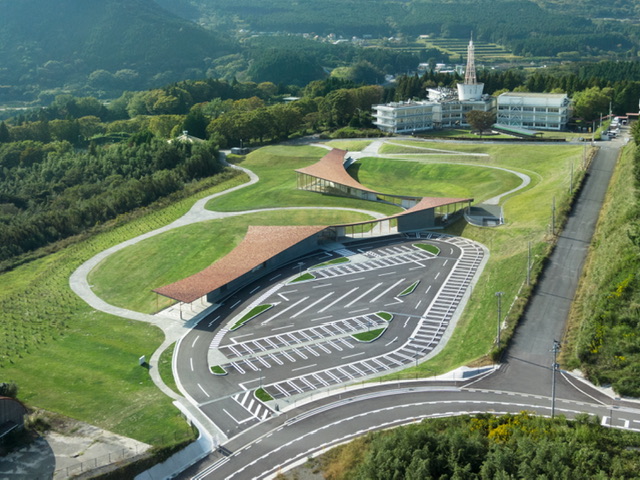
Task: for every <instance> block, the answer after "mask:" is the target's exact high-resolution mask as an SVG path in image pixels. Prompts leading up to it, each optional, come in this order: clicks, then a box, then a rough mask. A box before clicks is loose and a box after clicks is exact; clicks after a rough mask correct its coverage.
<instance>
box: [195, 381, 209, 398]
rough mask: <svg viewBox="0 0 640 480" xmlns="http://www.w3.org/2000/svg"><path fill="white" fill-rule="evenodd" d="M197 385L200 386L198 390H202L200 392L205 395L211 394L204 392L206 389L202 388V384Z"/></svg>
mask: <svg viewBox="0 0 640 480" xmlns="http://www.w3.org/2000/svg"><path fill="white" fill-rule="evenodd" d="M198 387H199V388H200V390H202V393H204V394H205V395H206V396H207V397H210V396H211V395H209V394H208V393H207V392H206V390H205V389H204V388H202V385H200V384H198Z"/></svg>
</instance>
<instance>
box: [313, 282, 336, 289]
mask: <svg viewBox="0 0 640 480" xmlns="http://www.w3.org/2000/svg"><path fill="white" fill-rule="evenodd" d="M331 285H333V284H332V283H323V284H322V285H316V286H315V287H313V288H323V287H330V286H331Z"/></svg>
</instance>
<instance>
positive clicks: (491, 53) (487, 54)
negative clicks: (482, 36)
mask: <svg viewBox="0 0 640 480" xmlns="http://www.w3.org/2000/svg"><path fill="white" fill-rule="evenodd" d="M421 42H423V43H424V45H425V47H426V48H437V49H439V50H442V51H443V52H445V53H448V54H449V55H451V57H452V58H451V59H452V60H456V56H458V57H459V58H460V59H466V57H467V46H468V45H469V40H468V39H455V38H430V39H425V40H421ZM474 46H475V53H476V61H477V62H492V61H498V60H512V59H515V58H521V57H518V56H516V55H514V54H513V53H512V52H511V51H509V50H507V49H506V48H505V47H503V46H501V45H497V44H495V43H486V42H480V41H474Z"/></svg>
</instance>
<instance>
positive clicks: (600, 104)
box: [573, 87, 613, 122]
mask: <svg viewBox="0 0 640 480" xmlns="http://www.w3.org/2000/svg"><path fill="white" fill-rule="evenodd" d="M612 97H613V89H612V88H609V87H607V88H602V89H601V88H599V87H591V88H587V89H586V90H582V91H580V92H576V93H575V94H574V96H573V108H574V113H575V115H576V117H579V118H582V119H583V120H585V121H587V122H590V121H592V120H595V119H597V118H599V117H600V115H601V114H604V113H607V112H609V102H610V101H611V99H612Z"/></svg>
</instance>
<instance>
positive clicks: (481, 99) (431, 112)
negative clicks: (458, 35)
mask: <svg viewBox="0 0 640 480" xmlns="http://www.w3.org/2000/svg"><path fill="white" fill-rule="evenodd" d="M467 53H468V56H467V69H466V72H465V81H464V83H459V84H458V89H457V91H455V90H452V89H442V88H441V89H437V90H436V89H430V90H429V91H428V92H429V99H428V100H420V101H407V102H391V103H386V104H381V105H374V106H373V110H374V112H373V117H374V118H375V120H374V122H373V123H374V125H376V126H377V127H378V128H379V129H380V130H382V131H383V132H388V133H416V132H421V131H425V130H433V129H437V128H445V127H457V126H468V124H467V121H466V116H465V115H466V113H467V112H468V111H470V110H482V111H484V112H487V111H493V110H495V98H493V97H491V96H490V95H485V94H483V93H482V91H483V89H484V84H482V83H478V82H477V80H476V68H475V63H474V47H473V40H471V41H470V42H469V48H468V49H467Z"/></svg>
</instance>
